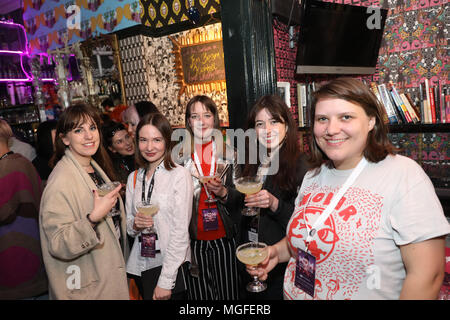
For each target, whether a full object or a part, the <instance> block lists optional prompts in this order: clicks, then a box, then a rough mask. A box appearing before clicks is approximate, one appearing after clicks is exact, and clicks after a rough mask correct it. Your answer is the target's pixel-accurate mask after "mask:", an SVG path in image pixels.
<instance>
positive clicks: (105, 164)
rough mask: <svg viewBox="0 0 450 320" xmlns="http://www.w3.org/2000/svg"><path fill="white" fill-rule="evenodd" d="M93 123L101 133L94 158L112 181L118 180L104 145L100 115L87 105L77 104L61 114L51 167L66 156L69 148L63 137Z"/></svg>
mask: <svg viewBox="0 0 450 320" xmlns="http://www.w3.org/2000/svg"><path fill="white" fill-rule="evenodd" d="M90 121H93V122H94V123H95V125H96V127H97V130H98V131H99V139H100V142H99V147H98V149H97V152H96V153H95V154H94V155H93V156H92V158H93V159H94V160H95V161H96V162H97V163H98V164H99V165H100V167H101V168H102V169H103V171H105V173H106V174H107V175H108V178H110V179H111V180H115V179H116V174H115V171H114V169H113V166H112V163H111V159H110V158H109V156H108V153H107V152H106V150H105V148H104V147H103V143H102V134H101V131H100V128H101V118H100V115H99V113H98V112H97V111H96V110H95V109H94V108H93V107H91V106H88V105H85V104H76V105H73V106H70V107H68V108H67V109H66V110H64V112H63V113H62V114H61V116H60V118H59V120H58V123H57V125H56V134H55V153H54V154H53V157H52V158H51V159H50V166H51V167H54V166H55V165H56V164H57V163H58V161H59V160H61V158H62V157H63V156H64V153H65V152H66V148H67V146H66V145H65V144H64V143H63V141H62V138H61V136H65V135H66V134H67V133H69V132H70V131H72V130H73V129H75V128H76V127H78V125H80V124H82V123H85V122H90Z"/></svg>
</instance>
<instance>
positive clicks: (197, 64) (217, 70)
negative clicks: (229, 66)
mask: <svg viewBox="0 0 450 320" xmlns="http://www.w3.org/2000/svg"><path fill="white" fill-rule="evenodd" d="M197 32H198V30H197ZM201 38H202V39H201V40H200V37H197V39H198V41H189V38H187V41H186V40H185V39H184V38H182V39H181V43H180V42H178V41H177V40H176V39H175V38H173V37H169V39H170V40H171V41H172V43H173V53H174V55H175V68H176V75H177V81H175V82H176V83H178V84H179V85H180V92H179V95H180V96H181V95H182V94H183V93H184V92H185V91H186V92H187V93H188V94H189V93H191V92H202V93H208V92H212V91H216V90H219V91H220V90H225V88H226V82H225V64H224V54H223V43H222V39H221V38H219V39H217V38H215V39H213V40H203V37H201Z"/></svg>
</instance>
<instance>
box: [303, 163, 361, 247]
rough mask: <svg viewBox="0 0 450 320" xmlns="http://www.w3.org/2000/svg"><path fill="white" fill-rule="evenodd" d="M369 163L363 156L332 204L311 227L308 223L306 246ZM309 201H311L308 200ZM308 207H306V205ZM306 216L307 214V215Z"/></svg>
mask: <svg viewBox="0 0 450 320" xmlns="http://www.w3.org/2000/svg"><path fill="white" fill-rule="evenodd" d="M366 165H367V160H366V158H364V157H363V158H362V159H361V160H360V161H359V163H358V165H357V166H356V168H355V169H354V170H353V171H352V173H351V175H350V176H349V177H348V178H347V180H346V181H345V183H344V185H343V186H342V187H341V189H340V190H339V192H338V193H337V195H336V196H334V197H333V199H332V200H331V202H330V204H329V205H328V206H327V208H326V209H325V210H324V211H323V212H322V214H321V215H320V217H319V218H318V219H317V220H316V222H314V224H313V225H312V226H311V229H309V228H308V224H307V223H305V225H306V230H307V232H308V236H307V238H306V243H307V245H306V247H308V245H309V243H310V242H311V240H312V239H313V237H314V236H315V235H316V233H317V232H316V231H317V229H319V227H321V226H322V224H323V223H324V222H325V221H326V220H327V219H328V217H329V216H330V215H331V213H332V212H333V210H334V208H336V205H337V204H338V202H339V200H341V198H342V197H343V196H344V194H345V192H347V189H348V188H349V187H350V186H351V185H352V184H353V183H354V182H355V180H356V178H357V177H358V176H359V174H360V173H361V172H362V171H363V169H364V167H365V166H366ZM308 203H309V202H308ZM305 208H306V207H305ZM305 218H306V215H305Z"/></svg>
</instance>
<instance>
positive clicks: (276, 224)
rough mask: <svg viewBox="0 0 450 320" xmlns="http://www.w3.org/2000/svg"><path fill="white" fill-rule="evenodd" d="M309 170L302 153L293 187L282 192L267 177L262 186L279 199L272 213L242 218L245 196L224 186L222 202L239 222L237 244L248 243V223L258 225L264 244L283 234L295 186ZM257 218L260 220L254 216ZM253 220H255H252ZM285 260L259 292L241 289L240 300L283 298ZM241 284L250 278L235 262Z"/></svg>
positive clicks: (267, 212)
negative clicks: (224, 199)
mask: <svg viewBox="0 0 450 320" xmlns="http://www.w3.org/2000/svg"><path fill="white" fill-rule="evenodd" d="M307 171H308V165H307V162H306V159H305V157H304V156H300V157H299V159H298V162H297V168H296V170H295V172H292V174H295V175H296V176H297V183H296V187H295V188H293V189H291V190H288V191H282V190H280V188H279V187H277V185H275V184H274V181H273V180H274V179H273V176H267V178H266V180H265V182H264V184H263V187H262V189H265V190H267V191H269V192H270V193H271V194H272V195H274V196H275V197H276V198H278V201H279V202H278V209H277V210H276V211H275V212H272V211H271V210H270V209H269V208H261V209H260V214H259V217H258V216H256V217H245V216H243V215H242V214H241V211H242V209H243V208H244V197H245V195H244V194H242V193H240V192H239V191H237V190H236V189H235V187H234V185H232V184H230V185H227V188H228V197H227V201H226V203H225V205H226V207H227V208H228V209H229V212H231V213H232V215H233V219H234V220H235V222H236V223H237V224H238V225H239V234H238V236H237V242H238V244H241V243H245V242H249V239H248V230H249V225H251V224H253V225H255V224H257V225H258V241H259V242H264V243H266V244H267V245H273V244H275V243H277V242H279V241H280V240H281V239H283V238H284V237H285V236H286V228H287V225H288V223H289V220H290V219H291V216H292V213H293V211H294V208H295V204H294V202H295V198H296V197H297V189H298V188H299V187H300V186H301V185H302V182H303V177H304V175H305V174H306V172H307ZM258 218H259V223H258V221H257V220H256V221H255V219H258ZM255 222H256V223H255ZM286 266H287V263H280V264H278V265H277V266H276V267H275V268H274V269H273V270H272V271H270V272H269V276H268V279H267V281H266V282H267V287H268V288H267V289H266V290H265V291H263V292H261V293H257V294H250V293H249V292H247V291H246V290H245V288H241V289H242V290H241V298H243V299H257V300H266V299H269V300H278V299H283V281H284V272H285V270H286ZM238 267H239V271H240V275H241V278H242V283H243V284H244V286H245V284H246V283H247V282H249V281H250V280H251V277H250V275H249V274H248V273H247V272H246V270H245V266H244V264H242V263H239V264H238Z"/></svg>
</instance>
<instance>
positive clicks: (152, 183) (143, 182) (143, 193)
mask: <svg viewBox="0 0 450 320" xmlns="http://www.w3.org/2000/svg"><path fill="white" fill-rule="evenodd" d="M156 169H158V168H156ZM156 169H155V172H153V174H152V179H151V180H150V186H149V187H148V192H147V202H150V199H151V198H152V193H153V186H154V185H155V173H156ZM146 175H147V169H145V171H144V178H143V179H142V201H145V176H146Z"/></svg>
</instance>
